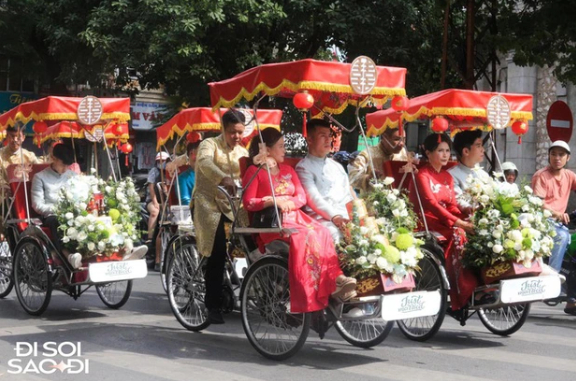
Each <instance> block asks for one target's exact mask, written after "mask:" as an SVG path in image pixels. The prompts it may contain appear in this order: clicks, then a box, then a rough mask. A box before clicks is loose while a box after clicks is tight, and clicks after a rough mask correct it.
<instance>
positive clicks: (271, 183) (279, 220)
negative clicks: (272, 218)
mask: <svg viewBox="0 0 576 381" xmlns="http://www.w3.org/2000/svg"><path fill="white" fill-rule="evenodd" d="M263 97H264V96H262V98H263ZM262 98H260V99H258V100H257V101H256V103H255V104H254V108H253V112H254V117H253V118H252V119H253V120H254V122H255V123H256V130H257V131H258V136H259V137H260V143H261V144H264V139H263V138H262V131H261V130H260V123H258V116H257V113H256V111H257V109H258V103H260V101H261V100H262ZM264 163H266V173H267V174H268V181H269V182H270V190H271V191H272V201H274V212H276V218H277V219H278V228H279V229H282V219H281V218H280V212H279V211H278V204H277V201H276V192H275V191H274V183H273V181H272V173H271V172H270V166H269V165H268V160H265V161H264Z"/></svg>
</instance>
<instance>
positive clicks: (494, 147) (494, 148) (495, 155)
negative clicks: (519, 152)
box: [490, 129, 502, 171]
mask: <svg viewBox="0 0 576 381" xmlns="http://www.w3.org/2000/svg"><path fill="white" fill-rule="evenodd" d="M494 131H495V130H494V129H492V131H491V132H490V146H491V147H492V153H493V154H494V157H495V158H496V163H497V164H498V170H500V171H501V170H502V163H501V162H500V157H499V156H498V151H496V145H495V144H494ZM494 170H497V169H496V168H494Z"/></svg>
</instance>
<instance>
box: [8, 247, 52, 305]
mask: <svg viewBox="0 0 576 381" xmlns="http://www.w3.org/2000/svg"><path fill="white" fill-rule="evenodd" d="M13 275H14V285H15V287H16V295H17V296H18V301H19V302H20V305H22V308H24V310H25V311H26V312H28V313H29V314H30V315H34V316H39V315H41V314H42V313H43V312H44V311H45V310H46V308H47V307H48V304H49V303H50V297H51V296H52V276H51V273H50V272H49V271H48V262H47V261H46V257H45V256H44V250H43V248H42V246H41V245H40V243H38V242H37V241H36V240H34V239H31V238H24V239H23V240H22V241H21V242H20V243H19V244H18V246H17V247H16V250H15V253H14V270H13Z"/></svg>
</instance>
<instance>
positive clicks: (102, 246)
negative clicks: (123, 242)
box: [98, 241, 106, 251]
mask: <svg viewBox="0 0 576 381" xmlns="http://www.w3.org/2000/svg"><path fill="white" fill-rule="evenodd" d="M105 248H106V243H105V242H102V241H100V242H98V250H100V251H103V250H104V249H105Z"/></svg>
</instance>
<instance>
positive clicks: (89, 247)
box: [86, 242, 96, 251]
mask: <svg viewBox="0 0 576 381" xmlns="http://www.w3.org/2000/svg"><path fill="white" fill-rule="evenodd" d="M86 247H87V248H88V250H90V251H94V249H95V248H96V244H95V243H94V242H88V244H87V245H86Z"/></svg>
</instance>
